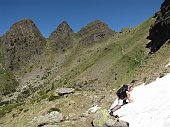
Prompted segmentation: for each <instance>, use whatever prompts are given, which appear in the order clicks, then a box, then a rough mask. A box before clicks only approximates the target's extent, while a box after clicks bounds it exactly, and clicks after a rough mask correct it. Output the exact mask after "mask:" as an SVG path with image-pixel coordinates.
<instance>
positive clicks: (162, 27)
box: [146, 0, 170, 53]
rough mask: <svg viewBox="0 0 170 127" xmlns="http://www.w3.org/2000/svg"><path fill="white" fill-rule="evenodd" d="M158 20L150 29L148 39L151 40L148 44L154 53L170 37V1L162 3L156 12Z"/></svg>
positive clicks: (166, 0)
mask: <svg viewBox="0 0 170 127" xmlns="http://www.w3.org/2000/svg"><path fill="white" fill-rule="evenodd" d="M155 17H157V18H156V21H155V23H154V25H153V26H151V28H150V30H149V36H148V37H147V38H148V39H150V40H151V42H149V43H148V44H147V46H146V47H147V48H150V50H151V52H150V53H154V52H156V51H157V50H159V48H160V47H161V46H162V45H163V44H165V42H166V41H167V40H168V39H170V1H169V0H164V2H163V4H162V5H161V8H160V11H159V12H157V13H156V14H155Z"/></svg>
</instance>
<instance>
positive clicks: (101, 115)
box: [92, 109, 129, 127]
mask: <svg viewBox="0 0 170 127" xmlns="http://www.w3.org/2000/svg"><path fill="white" fill-rule="evenodd" d="M92 125H93V126H94V127H128V126H129V124H128V123H127V122H124V121H120V120H119V119H117V118H114V117H111V116H110V115H109V114H108V111H107V110H105V109H103V110H99V111H98V112H96V114H94V118H93V122H92Z"/></svg>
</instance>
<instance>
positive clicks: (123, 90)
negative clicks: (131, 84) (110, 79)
mask: <svg viewBox="0 0 170 127" xmlns="http://www.w3.org/2000/svg"><path fill="white" fill-rule="evenodd" d="M127 90H128V85H123V86H122V87H121V88H120V89H119V90H118V91H117V92H116V94H117V96H118V97H119V99H125V98H126V91H127Z"/></svg>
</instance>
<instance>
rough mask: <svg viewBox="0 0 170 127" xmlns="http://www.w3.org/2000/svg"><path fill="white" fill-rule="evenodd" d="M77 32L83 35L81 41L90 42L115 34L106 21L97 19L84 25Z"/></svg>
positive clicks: (83, 42)
mask: <svg viewBox="0 0 170 127" xmlns="http://www.w3.org/2000/svg"><path fill="white" fill-rule="evenodd" d="M77 34H78V36H80V37H81V39H80V41H79V43H81V44H90V43H93V42H99V41H101V40H102V39H105V38H107V37H109V36H110V35H114V34H115V32H114V31H113V30H111V29H110V28H109V27H108V25H107V24H106V23H104V22H102V21H100V20H96V21H94V22H92V23H89V24H88V25H87V26H85V27H83V28H82V29H81V30H80V31H79V32H78V33H77Z"/></svg>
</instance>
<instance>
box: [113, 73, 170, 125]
mask: <svg viewBox="0 0 170 127" xmlns="http://www.w3.org/2000/svg"><path fill="white" fill-rule="evenodd" d="M131 98H132V99H133V100H134V102H133V103H130V104H127V105H124V106H122V108H121V109H119V110H117V111H116V112H115V113H114V114H115V115H118V116H120V119H121V120H124V121H127V122H129V124H130V127H170V73H169V74H167V75H166V76H164V77H163V78H158V79H157V80H156V81H154V82H152V83H150V84H148V85H144V84H142V85H140V86H138V87H136V88H134V90H133V91H132V92H131ZM115 104H117V100H116V101H115V102H114V104H113V105H112V106H111V107H114V105H115Z"/></svg>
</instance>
